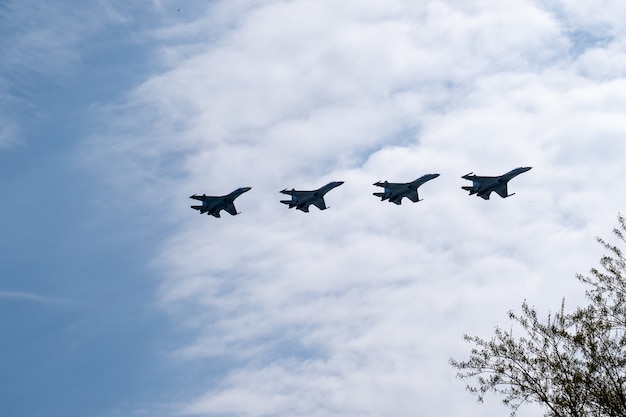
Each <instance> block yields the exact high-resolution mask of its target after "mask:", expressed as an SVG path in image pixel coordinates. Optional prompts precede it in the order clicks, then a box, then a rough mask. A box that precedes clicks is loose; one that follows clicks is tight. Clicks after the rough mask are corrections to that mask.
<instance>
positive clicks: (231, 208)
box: [224, 203, 237, 216]
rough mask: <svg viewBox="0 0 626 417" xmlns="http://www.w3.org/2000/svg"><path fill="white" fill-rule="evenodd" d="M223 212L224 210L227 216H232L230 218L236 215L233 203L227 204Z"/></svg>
mask: <svg viewBox="0 0 626 417" xmlns="http://www.w3.org/2000/svg"><path fill="white" fill-rule="evenodd" d="M224 210H225V211H226V212H227V213H228V214H230V215H232V216H236V215H237V209H236V208H235V205H234V204H233V203H230V204H227V205H226V206H225V207H224Z"/></svg>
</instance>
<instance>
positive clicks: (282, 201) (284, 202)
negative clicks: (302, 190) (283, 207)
mask: <svg viewBox="0 0 626 417" xmlns="http://www.w3.org/2000/svg"><path fill="white" fill-rule="evenodd" d="M280 202H281V203H283V204H287V205H288V206H289V208H292V207H293V204H291V200H280Z"/></svg>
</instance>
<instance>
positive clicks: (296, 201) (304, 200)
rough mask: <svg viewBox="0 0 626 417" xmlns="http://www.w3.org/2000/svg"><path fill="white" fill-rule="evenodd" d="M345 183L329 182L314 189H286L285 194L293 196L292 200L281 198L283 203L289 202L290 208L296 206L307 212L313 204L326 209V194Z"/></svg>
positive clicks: (283, 191)
mask: <svg viewBox="0 0 626 417" xmlns="http://www.w3.org/2000/svg"><path fill="white" fill-rule="evenodd" d="M341 184H343V181H333V182H329V183H328V184H326V185H325V186H323V187H321V188H318V189H317V190H312V191H296V190H294V189H293V188H292V189H291V190H287V189H284V190H282V191H281V193H283V194H287V195H290V196H291V200H280V202H281V203H283V204H287V205H288V206H289V208H294V207H295V208H296V209H298V210H302V211H304V212H305V213H308V212H309V206H310V205H311V204H313V205H314V206H316V207H317V208H318V209H320V210H326V208H327V207H326V203H325V202H324V195H325V194H326V193H327V192H329V191H330V190H332V189H333V188H336V187H339V186H340V185H341Z"/></svg>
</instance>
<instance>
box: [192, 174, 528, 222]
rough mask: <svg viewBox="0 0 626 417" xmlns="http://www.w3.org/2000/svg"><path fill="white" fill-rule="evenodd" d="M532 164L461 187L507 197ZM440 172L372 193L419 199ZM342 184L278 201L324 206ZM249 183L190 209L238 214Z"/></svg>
mask: <svg viewBox="0 0 626 417" xmlns="http://www.w3.org/2000/svg"><path fill="white" fill-rule="evenodd" d="M531 168H532V167H519V168H515V169H512V170H511V171H509V172H507V173H506V174H502V175H498V176H495V177H485V176H478V175H474V173H473V172H470V173H469V174H466V175H463V176H462V177H461V178H463V179H465V180H468V181H472V185H468V186H463V187H461V188H462V189H464V190H466V191H469V195H474V194H476V196H477V197H481V198H482V199H484V200H489V196H490V195H491V193H492V192H494V191H495V192H496V194H498V195H499V196H500V197H502V198H507V197H511V196H512V195H515V193H513V194H509V192H508V183H509V181H510V180H512V179H513V178H515V177H516V176H518V175H520V174H523V173H524V172H527V171H529V170H530V169H531ZM438 176H439V174H426V175H423V176H421V177H420V178H418V179H416V180H414V181H411V182H406V183H393V182H387V181H384V182H380V181H378V182H376V183H374V184H373V185H375V186H377V187H383V192H378V193H374V195H375V196H376V197H380V199H381V201H385V200H389V202H390V203H394V204H397V205H400V204H402V199H403V198H405V197H406V198H408V199H409V200H411V201H412V202H414V203H416V202H418V201H422V200H420V198H419V195H418V193H417V189H418V188H419V187H420V186H421V185H422V184H424V183H426V182H428V181H430V180H433V179H435V178H437V177H438ZM342 184H343V181H333V182H329V183H328V184H326V185H324V186H323V187H320V188H318V189H317V190H309V191H301V190H300V191H299V190H295V189H293V188H292V189H291V190H288V189H284V190H282V191H281V193H282V194H286V195H289V196H291V200H280V202H281V203H283V204H286V205H288V206H289V208H290V209H291V208H294V207H295V208H296V210H301V211H303V212H305V213H308V212H309V206H310V205H311V204H312V205H314V206H315V207H317V208H318V209H320V210H326V209H327V208H328V207H326V202H325V201H324V196H325V195H326V193H328V192H329V191H330V190H332V189H334V188H337V187H339V186H340V185H342ZM251 189H252V187H241V188H238V189H236V190H235V191H233V192H232V193H230V194H226V195H222V196H207V195H206V194H203V195H201V196H198V195H196V194H194V195H192V196H191V197H189V198H192V199H194V200H199V201H201V202H202V205H197V206H191V208H192V209H194V210H198V211H199V212H200V214H205V213H206V214H207V215H211V216H214V217H220V211H222V210H224V211H226V212H227V213H229V214H230V215H232V216H235V215H237V214H239V213H238V212H237V209H236V208H235V199H236V198H237V197H239V196H240V195H242V194H243V193H245V192H248V191H250V190H251Z"/></svg>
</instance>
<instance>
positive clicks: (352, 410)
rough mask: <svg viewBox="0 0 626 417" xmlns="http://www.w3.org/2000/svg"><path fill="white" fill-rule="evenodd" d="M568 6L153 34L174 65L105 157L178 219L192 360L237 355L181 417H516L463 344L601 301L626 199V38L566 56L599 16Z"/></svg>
mask: <svg viewBox="0 0 626 417" xmlns="http://www.w3.org/2000/svg"><path fill="white" fill-rule="evenodd" d="M457 3H458V4H457ZM555 7H556V6H555ZM559 13H560V14H559V15H558V16H557V15H555V14H552V12H549V11H546V10H545V9H541V8H539V7H537V6H536V5H534V4H533V3H532V2H528V1H521V0H519V1H514V2H507V3H506V4H502V5H494V4H493V2H483V1H475V2H469V3H468V2H454V1H449V2H443V1H431V2H422V3H419V4H413V3H411V2H401V1H392V2H388V1H386V2H382V1H374V0H371V1H366V2H363V1H358V2H357V1H343V2H340V3H337V2H332V1H304V0H303V1H280V2H279V1H276V2H234V3H230V2H221V3H216V4H214V5H212V6H211V7H210V8H209V9H208V11H207V15H204V16H199V17H198V21H197V22H191V23H189V25H179V26H176V27H175V28H174V29H171V28H167V29H165V30H163V31H160V32H159V31H156V32H154V36H155V39H158V40H163V39H165V38H167V36H169V35H171V36H175V37H176V40H175V43H174V44H169V45H167V47H166V49H167V50H166V51H164V54H163V56H164V60H165V61H166V62H167V64H168V65H169V68H170V69H169V70H167V71H165V72H162V73H160V74H157V75H155V76H154V77H151V78H150V79H149V80H147V81H146V82H145V83H144V84H142V85H141V86H139V87H138V88H137V89H136V90H135V91H134V92H133V93H132V94H131V95H130V99H129V103H128V104H127V106H125V107H124V109H123V112H128V113H129V114H131V116H130V117H129V119H123V120H122V121H121V126H124V128H128V129H127V130H126V131H125V134H124V136H123V137H124V141H123V142H122V141H116V140H111V139H110V138H107V139H108V140H109V142H107V153H106V155H109V156H111V155H114V156H124V158H126V159H124V161H126V162H125V163H123V164H122V165H121V166H122V167H123V168H124V169H123V170H120V165H115V167H116V169H117V170H118V172H119V174H117V175H123V176H124V178H125V180H126V181H128V180H129V176H130V180H133V175H135V177H134V182H133V187H135V188H136V189H139V190H142V191H140V192H141V193H142V194H144V195H145V194H150V195H159V196H160V197H158V198H160V199H161V200H162V207H163V210H164V212H165V213H166V216H167V217H168V218H169V219H171V220H172V222H173V224H175V233H174V235H173V236H172V237H171V238H170V239H169V240H168V241H166V242H164V244H163V249H162V252H161V253H159V254H158V256H157V260H155V265H157V266H158V268H159V269H160V271H161V272H162V275H163V277H162V278H163V285H162V287H161V293H160V300H161V302H162V305H163V307H164V308H165V309H167V310H168V311H169V312H170V313H171V314H172V317H173V318H174V319H175V321H176V322H177V323H178V324H179V325H180V326H181V327H183V328H188V329H192V330H193V332H194V334H195V335H197V339H196V340H195V341H192V342H191V343H188V344H185V345H181V346H180V348H179V349H178V350H177V351H176V354H177V355H178V356H179V357H180V358H182V359H183V360H189V361H197V362H198V363H199V364H201V363H202V361H205V360H206V361H209V360H211V359H212V358H213V359H215V358H217V359H219V358H227V359H229V360H231V359H232V360H233V363H234V365H232V366H231V367H230V368H229V369H228V371H227V373H226V376H225V378H224V379H223V380H222V381H221V382H220V383H218V384H209V385H207V386H206V387H205V391H206V393H205V394H204V395H200V396H196V397H194V398H188V399H187V401H185V402H184V404H183V405H181V407H180V413H181V414H195V415H229V414H233V415H248V416H266V415H276V416H281V415H285V416H287V415H289V416H298V415H302V416H305V415H306V416H339V415H341V416H351V415H354V416H364V415H372V416H374V415H376V416H380V415H395V416H409V415H411V416H413V415H416V413H417V414H418V415H423V416H435V415H459V414H460V415H465V416H479V415H480V416H496V415H502V414H503V413H504V412H506V411H503V409H502V407H501V405H499V404H498V402H497V400H496V399H495V398H494V399H491V398H490V399H489V401H488V403H487V404H486V405H484V406H478V405H475V404H474V401H473V399H472V398H471V397H470V396H469V394H466V393H464V392H463V384H462V383H461V382H459V381H456V380H455V379H454V370H453V369H451V368H450V367H449V366H448V364H447V360H448V358H449V357H450V356H454V357H457V358H462V357H464V356H466V355H467V352H468V351H469V346H466V345H465V344H464V343H463V342H462V340H461V335H462V334H463V333H470V334H478V335H482V336H485V337H488V336H489V335H490V333H491V332H492V329H493V327H494V326H495V325H498V324H500V325H503V326H506V325H507V323H506V321H505V320H506V314H505V313H506V311H508V310H509V309H515V308H517V307H518V306H519V305H520V304H521V302H522V300H523V299H525V298H526V299H528V300H529V302H530V304H536V305H537V306H538V307H540V308H545V309H546V311H547V309H548V308H556V307H558V306H559V303H560V299H561V297H562V296H566V298H567V300H568V304H569V305H573V304H576V303H578V302H581V301H583V295H582V292H583V290H582V288H581V287H580V286H578V285H577V284H576V283H575V281H574V274H575V273H576V272H585V271H587V270H588V269H589V267H591V266H592V265H594V264H595V263H596V261H597V259H598V258H599V254H600V250H599V248H597V247H595V246H594V241H593V238H594V236H595V235H596V234H606V233H608V232H609V231H610V229H611V227H612V226H613V223H614V219H615V215H616V214H617V212H618V211H619V210H620V209H621V208H622V207H623V205H624V203H625V202H626V201H625V197H624V196H622V195H621V194H620V191H619V190H620V189H621V179H622V178H623V177H624V174H625V168H623V163H621V161H622V159H623V158H622V156H623V154H624V151H625V149H624V146H625V145H623V144H622V143H623V141H621V140H620V139H619V138H621V137H622V136H623V133H624V132H623V130H624V128H623V123H620V122H619V115H620V114H623V111H622V110H623V109H622V107H623V105H624V101H623V100H622V97H623V94H621V90H622V89H623V80H622V79H621V73H620V72H619V71H620V70H619V58H616V59H615V60H614V61H611V62H612V64H611V65H612V67H610V68H609V69H606V68H605V69H602V68H600V65H602V63H603V62H607V61H609V60H611V59H613V58H610V55H611V51H612V50H613V48H617V45H619V44H620V42H621V41H620V40H619V39H618V38H617V37H618V35H619V34H620V33H621V32H620V30H621V29H620V28H619V25H621V22H618V21H617V20H608V23H609V24H612V25H613V26H611V33H612V36H613V37H614V38H615V39H614V40H612V41H611V42H610V43H606V44H598V45H595V46H594V47H593V48H589V49H588V50H586V51H585V52H583V53H582V54H580V55H578V56H572V54H571V53H570V49H571V39H570V37H569V36H570V35H569V34H570V33H571V32H572V28H574V29H575V28H576V27H577V26H582V25H583V23H584V22H582V21H581V20H580V17H579V11H578V9H575V8H574V6H572V5H569V4H565V3H563V4H560V5H559ZM563 16H565V19H563ZM607 16H608V14H607ZM605 17H606V16H605ZM605 17H602V16H600V17H598V18H597V19H598V21H602V22H607V21H606V20H604V19H605ZM198 22H201V24H200V23H198ZM234 22H236V23H234ZM209 23H210V24H209ZM214 27H219V28H224V30H223V31H222V32H218V33H216V31H215V29H214ZM584 29H585V30H588V28H587V27H586V26H585V27H584ZM186 39H188V42H189V43H188V44H186V42H185V40H186ZM594 53H595V54H598V56H604V57H605V58H604V61H602V60H600V59H598V60H595V59H593V56H592V54H594ZM603 71H605V74H609V75H607V76H600V75H601V74H603ZM170 158H171V160H173V161H175V163H167V161H168V160H169V159H170ZM130 163H132V164H133V167H132V169H129V168H131V167H130V165H129V164H130ZM522 165H524V166H526V165H528V166H533V170H531V171H530V172H528V173H526V174H524V175H522V176H520V177H518V178H516V179H514V180H513V181H512V182H511V183H510V188H509V189H510V191H511V192H516V193H517V195H516V196H514V197H512V198H510V199H506V200H501V199H499V198H497V197H495V198H494V199H493V200H491V201H489V202H485V201H482V200H481V199H478V198H475V197H468V196H467V195H465V193H464V192H463V191H462V190H461V189H460V186H461V185H463V180H461V179H460V176H461V175H463V174H465V173H467V172H469V171H475V172H476V173H477V174H480V175H497V174H501V173H504V172H506V171H508V170H509V169H511V168H514V167H517V166H522ZM427 172H436V173H440V174H441V177H439V178H437V179H435V180H433V181H431V182H429V183H428V184H426V185H424V186H423V187H422V188H421V189H420V195H421V197H422V198H424V201H423V202H421V203H418V204H408V203H404V204H403V205H402V206H400V207H396V206H394V205H390V204H387V203H381V202H379V201H376V199H375V198H374V197H373V196H372V195H371V193H372V192H373V191H375V190H373V188H374V187H372V186H371V183H373V182H374V181H377V180H384V179H389V180H390V181H408V180H412V179H414V178H417V177H418V176H420V175H422V174H424V173H427ZM140 173H141V175H145V177H142V176H140ZM113 175H115V174H113ZM146 178H147V179H146ZM330 180H344V181H346V183H345V184H344V185H343V186H341V187H339V188H338V189H336V190H333V191H331V192H330V193H329V194H328V196H327V203H328V205H330V206H331V209H330V210H328V211H324V212H318V211H312V212H311V213H309V214H308V215H305V214H303V213H299V212H294V211H289V210H287V209H286V207H284V206H282V205H280V204H279V203H278V200H279V199H280V195H279V194H278V191H279V190H280V189H282V188H285V187H296V188H307V187H318V186H321V185H323V184H324V183H326V182H327V181H330ZM238 186H252V187H253V189H252V190H251V192H249V193H246V194H245V195H244V196H242V197H241V198H240V199H238V200H237V202H236V204H237V207H238V209H239V210H240V211H242V212H243V214H242V215H241V216H237V217H229V216H226V217H224V218H222V219H219V220H216V219H213V218H206V217H205V216H197V215H194V213H192V212H191V210H189V208H188V207H187V206H188V204H187V197H188V196H189V195H190V194H192V193H194V192H195V193H198V192H199V193H203V192H205V193H207V194H211V193H216V194H222V193H226V192H228V191H230V190H232V189H234V188H235V187H238ZM525 412H527V413H531V412H532V413H536V410H535V409H532V408H531V409H527V411H525ZM519 415H520V416H523V415H530V414H522V413H520V414H519Z"/></svg>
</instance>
